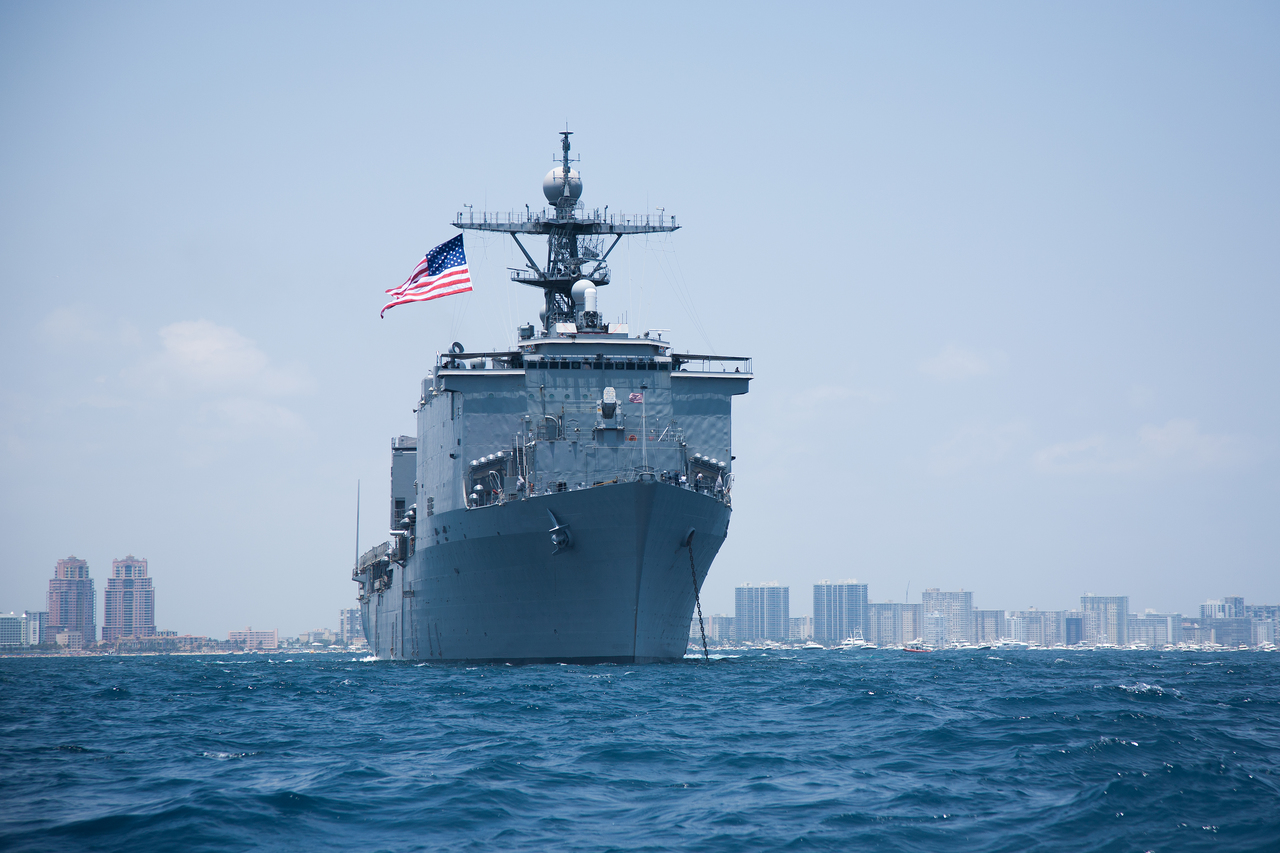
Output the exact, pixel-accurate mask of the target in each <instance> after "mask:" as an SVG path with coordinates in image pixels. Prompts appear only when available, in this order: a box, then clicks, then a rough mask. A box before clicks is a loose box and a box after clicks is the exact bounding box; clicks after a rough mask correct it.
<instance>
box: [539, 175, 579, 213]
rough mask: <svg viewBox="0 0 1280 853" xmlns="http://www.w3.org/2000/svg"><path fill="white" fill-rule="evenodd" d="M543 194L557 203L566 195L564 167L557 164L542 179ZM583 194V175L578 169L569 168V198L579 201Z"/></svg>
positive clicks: (548, 199) (550, 200)
mask: <svg viewBox="0 0 1280 853" xmlns="http://www.w3.org/2000/svg"><path fill="white" fill-rule="evenodd" d="M542 194H543V195H545V196H546V197H547V201H549V202H551V203H552V204H555V203H556V202H557V201H559V200H560V199H561V198H562V197H563V196H564V168H563V167H561V166H557V167H555V168H554V169H552V170H551V171H550V172H547V176H546V177H545V178H543V179H542ZM581 195H582V176H581V175H579V174H578V172H577V170H576V169H570V170H569V198H571V199H573V200H574V201H577V200H578V198H579V197H580V196H581Z"/></svg>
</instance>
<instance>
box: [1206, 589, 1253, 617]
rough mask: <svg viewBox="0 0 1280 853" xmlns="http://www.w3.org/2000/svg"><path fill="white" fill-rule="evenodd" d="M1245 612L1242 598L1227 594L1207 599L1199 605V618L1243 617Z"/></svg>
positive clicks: (1245, 614)
mask: <svg viewBox="0 0 1280 853" xmlns="http://www.w3.org/2000/svg"><path fill="white" fill-rule="evenodd" d="M1247 615H1248V614H1247V613H1246V612H1245V606H1244V598H1242V597H1241V596H1238V595H1228V596H1227V597H1226V598H1217V599H1213V598H1211V599H1209V600H1208V601H1206V602H1205V603H1204V604H1201V605H1200V618H1201V619H1243V618H1245V616H1247Z"/></svg>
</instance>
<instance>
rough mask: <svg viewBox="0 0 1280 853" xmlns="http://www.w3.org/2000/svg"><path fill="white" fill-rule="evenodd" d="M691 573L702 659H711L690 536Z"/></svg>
mask: <svg viewBox="0 0 1280 853" xmlns="http://www.w3.org/2000/svg"><path fill="white" fill-rule="evenodd" d="M689 573H690V574H692V575H693V603H694V604H696V605H697V606H698V631H699V632H700V633H701V634H702V659H703V660H706V661H709V660H711V655H710V654H709V653H708V652H707V629H706V627H705V626H704V625H703V624H702V599H701V597H700V596H699V595H698V570H697V569H695V568H694V566H693V538H692V537H690V538H689Z"/></svg>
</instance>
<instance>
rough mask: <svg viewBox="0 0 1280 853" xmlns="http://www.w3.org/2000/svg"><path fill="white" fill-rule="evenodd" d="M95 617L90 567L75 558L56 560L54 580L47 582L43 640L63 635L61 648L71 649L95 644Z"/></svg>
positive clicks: (96, 628) (96, 631)
mask: <svg viewBox="0 0 1280 853" xmlns="http://www.w3.org/2000/svg"><path fill="white" fill-rule="evenodd" d="M97 613H98V611H97V601H96V600H95V598H94V593H93V579H92V578H91V577H89V564H88V563H87V562H85V561H84V560H79V559H76V557H74V556H71V557H67V558H66V559H65V560H59V561H58V565H57V567H56V568H55V569H54V575H53V579H52V580H50V581H49V627H48V628H47V629H46V636H50V637H56V636H57V635H59V634H65V635H66V642H65V643H64V645H69V646H71V647H73V648H78V647H81V646H87V645H91V644H93V643H96V642H98V621H97V620H98V616H97ZM73 635H78V637H77V636H73Z"/></svg>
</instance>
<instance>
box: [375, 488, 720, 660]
mask: <svg viewBox="0 0 1280 853" xmlns="http://www.w3.org/2000/svg"><path fill="white" fill-rule="evenodd" d="M548 511H550V513H554V514H555V517H556V519H557V520H558V521H559V522H560V523H561V524H564V525H567V526H568V527H569V529H570V531H571V533H572V537H573V544H572V547H570V548H568V549H567V550H563V551H561V552H560V553H557V554H553V553H552V551H553V550H554V548H553V546H552V544H551V538H550V535H549V533H548V531H549V529H550V528H551V526H552V520H551V516H550V514H549V512H548ZM729 515H730V510H729V507H727V506H726V505H725V504H723V503H722V502H721V501H719V500H716V499H714V498H712V497H709V496H707V495H703V494H699V493H697V492H694V491H691V490H689V489H684V488H680V487H677V486H674V485H669V484H665V483H661V482H638V483H623V484H617V485H610V486H601V487H597V488H594V489H583V490H578V491H569V492H560V493H556V494H551V495H543V496H539V497H534V498H530V499H527V500H520V501H512V502H509V503H506V504H503V505H500V506H488V507H481V508H478V509H470V510H455V511H452V512H448V513H441V514H438V515H434V516H430V517H425V518H420V519H419V520H418V531H419V536H418V539H417V551H416V553H415V554H414V555H413V556H412V557H410V558H409V560H408V562H407V564H406V565H405V566H403V567H401V566H397V567H396V568H395V573H394V575H393V577H392V581H391V587H390V588H389V589H388V590H386V591H385V592H383V593H380V594H373V595H372V596H371V597H370V598H369V599H368V600H367V601H365V602H364V603H363V604H362V608H363V616H364V620H365V633H366V636H367V637H368V639H369V642H370V645H371V646H372V648H373V650H374V653H375V654H376V655H377V656H378V657H380V658H401V659H424V660H440V661H495V662H498V661H510V662H521V663H534V662H618V663H644V662H655V661H671V660H678V659H680V658H682V657H683V655H684V652H685V648H686V646H687V644H688V640H689V623H690V619H691V617H692V615H693V609H694V578H693V574H692V573H691V572H690V569H689V551H688V549H687V548H685V547H684V546H683V544H682V543H683V542H684V540H685V537H686V535H687V533H688V531H689V529H690V528H693V529H694V530H696V534H695V536H694V539H693V557H694V565H695V567H696V572H697V584H698V587H699V588H701V586H702V582H703V581H704V580H705V578H706V576H707V571H708V570H709V569H710V567H711V562H712V560H713V559H714V558H715V556H716V554H717V553H718V552H719V550H720V546H721V545H722V544H723V543H724V539H725V535H726V533H727V531H728V525H729Z"/></svg>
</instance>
